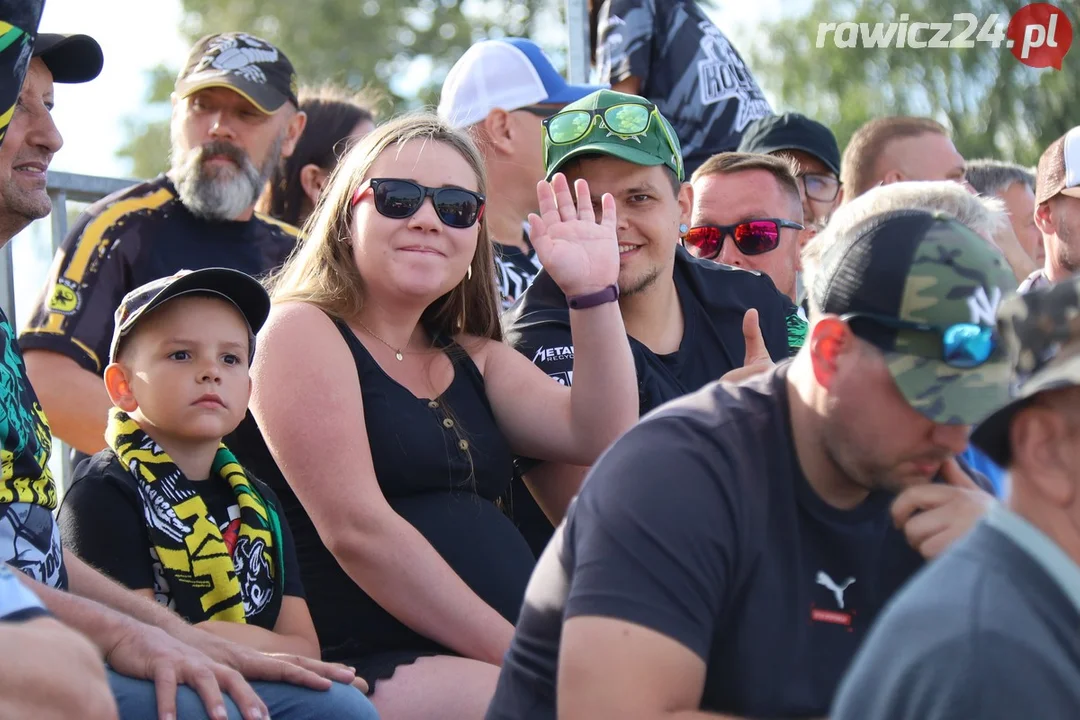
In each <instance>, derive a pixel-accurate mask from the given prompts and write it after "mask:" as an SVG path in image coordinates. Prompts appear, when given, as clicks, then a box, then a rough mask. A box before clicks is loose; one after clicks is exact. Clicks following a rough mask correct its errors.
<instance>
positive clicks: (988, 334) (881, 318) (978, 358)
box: [840, 312, 998, 370]
mask: <svg viewBox="0 0 1080 720" xmlns="http://www.w3.org/2000/svg"><path fill="white" fill-rule="evenodd" d="M840 319H841V320H843V321H844V322H849V321H851V320H869V321H871V322H874V323H877V324H878V325H883V326H885V327H888V328H892V329H895V330H914V331H916V332H924V333H934V334H935V335H937V336H938V337H939V338H940V339H941V357H940V358H935V359H940V360H941V361H942V362H944V363H945V364H946V365H948V366H950V367H954V368H959V369H962V370H968V369H970V368H975V367H978V366H980V365H982V364H983V363H985V362H986V361H987V360H989V359H990V358H991V357H992V356H993V355H994V351H995V350H996V349H997V346H998V338H997V331H996V330H995V329H994V328H992V327H988V326H985V325H976V324H975V323H956V324H955V325H949V326H948V327H938V326H936V325H928V324H926V323H920V322H912V321H910V320H900V319H898V318H892V317H889V316H887V315H876V314H874V313H857V312H856V313H847V314H845V315H841V316H840ZM852 331H853V332H855V334H856V335H858V334H859V333H858V332H857V331H856V330H855V329H854V328H852Z"/></svg>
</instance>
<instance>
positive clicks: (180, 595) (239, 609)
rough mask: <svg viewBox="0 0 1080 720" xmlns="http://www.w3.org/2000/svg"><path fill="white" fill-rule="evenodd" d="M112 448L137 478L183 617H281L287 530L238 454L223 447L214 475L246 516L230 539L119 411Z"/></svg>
mask: <svg viewBox="0 0 1080 720" xmlns="http://www.w3.org/2000/svg"><path fill="white" fill-rule="evenodd" d="M105 440H106V441H107V442H108V443H109V447H110V448H112V450H113V452H114V453H116V456H117V457H118V458H119V459H120V462H121V463H123V465H124V467H126V468H127V469H128V470H129V471H130V472H131V474H132V475H133V476H134V477H135V481H136V484H137V485H138V490H139V498H140V499H141V500H142V505H143V517H144V520H145V522H146V528H147V531H148V533H149V536H150V544H151V545H152V546H153V547H154V549H155V550H156V551H157V555H158V560H159V561H160V562H161V566H162V571H163V573H164V575H165V578H166V580H167V581H168V584H169V592H170V594H171V595H172V599H173V601H174V602H175V606H176V607H175V609H176V611H177V612H178V613H179V614H180V615H181V616H183V617H184V618H186V619H187V620H188V621H189V622H192V623H196V622H202V621H204V620H224V621H229V622H238V623H244V622H247V618H248V617H251V616H253V615H256V614H258V613H260V612H263V611H265V610H267V609H270V611H271V612H272V616H276V615H277V613H278V611H279V610H280V605H281V594H282V590H283V588H284V579H285V565H284V560H283V549H282V540H281V522H280V520H279V519H278V515H277V511H276V510H275V509H274V507H273V505H271V504H270V503H268V502H266V501H265V500H264V499H263V497H262V496H261V495H260V494H259V491H258V490H257V489H256V487H255V482H254V480H253V479H252V478H251V477H250V476H248V474H247V472H246V471H245V470H244V468H243V467H241V466H240V464H239V463H238V462H237V461H236V458H235V457H234V456H233V454H232V452H231V451H230V450H229V449H228V448H227V447H225V445H224V444H222V445H221V446H220V447H218V450H217V454H216V455H215V456H214V463H213V465H212V467H211V471H210V473H211V477H214V476H220V477H221V478H222V479H224V480H225V481H226V482H228V483H229V486H230V487H231V488H232V490H233V493H234V494H235V495H236V504H237V505H238V506H239V508H240V517H239V518H238V520H239V522H238V523H237V522H236V521H234V522H233V523H231V524H230V526H229V528H228V529H227V530H226V532H225V535H224V536H223V535H222V532H221V530H220V529H219V527H218V523H217V522H216V518H213V517H211V515H210V512H209V510H208V509H207V507H206V503H205V502H204V501H203V499H202V497H201V496H200V495H199V493H198V491H197V490H196V489H195V483H193V482H192V481H191V480H189V479H188V478H187V477H185V476H184V474H183V473H182V472H180V468H178V467H177V466H176V464H175V463H174V462H173V461H172V459H171V458H170V457H169V455H168V453H166V452H165V450H164V449H162V448H161V446H159V445H158V444H157V443H156V442H154V440H153V439H152V438H150V436H149V435H147V434H146V433H145V432H144V431H143V430H142V428H141V427H139V425H138V423H136V422H135V421H134V420H132V419H131V418H130V417H129V416H128V414H127V413H125V412H124V411H122V410H120V408H116V407H114V408H113V409H112V410H111V412H110V413H109V425H108V428H107V429H106V431H105ZM237 526H238V527H237Z"/></svg>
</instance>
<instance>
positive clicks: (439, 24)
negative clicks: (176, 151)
mask: <svg viewBox="0 0 1080 720" xmlns="http://www.w3.org/2000/svg"><path fill="white" fill-rule="evenodd" d="M182 3H183V8H184V12H185V20H184V25H183V33H184V35H185V36H186V37H187V38H188V39H189V40H190V41H191V42H192V44H194V42H195V41H196V40H197V39H199V38H200V37H202V36H203V35H207V34H210V33H214V32H229V31H235V30H244V31H247V32H251V33H253V34H255V35H258V36H260V37H262V38H265V39H267V40H269V41H270V42H272V43H274V44H275V45H277V46H278V47H279V48H281V50H282V51H283V52H284V53H285V54H286V55H288V56H289V59H290V60H291V61H292V63H293V65H294V66H295V67H296V71H297V73H298V75H299V76H300V80H301V84H303V83H310V84H320V83H323V82H326V81H332V82H335V83H339V84H342V85H344V86H346V87H350V88H353V89H357V90H359V89H362V88H369V89H372V90H375V91H377V92H378V93H379V94H381V95H382V96H383V97H385V98H386V101H385V102H383V103H382V106H381V107H380V108H379V110H380V114H381V115H382V116H383V117H386V116H388V115H389V114H391V113H392V112H396V111H400V110H403V109H409V108H414V107H417V106H420V105H435V104H437V103H438V99H439V89H440V87H441V86H442V81H443V78H445V76H446V72H447V71H448V70H449V69H450V66H451V65H452V64H453V63H454V61H455V60H457V58H459V57H460V56H461V54H462V53H464V52H465V50H466V48H468V47H469V46H470V45H471V44H472V43H473V42H474V41H475V40H478V39H480V38H486V37H502V36H527V37H533V38H535V39H537V40H538V42H541V43H542V44H544V41H543V39H542V38H541V37H539V36H543V35H544V32H543V29H544V28H552V27H553V28H556V29H557V28H559V27H561V26H562V25H563V23H564V21H563V19H562V14H563V13H564V12H565V9H564V7H563V6H564V5H565V3H564V2H562V1H561V0H415V1H411V2H408V3H405V2H399V1H398V0H302V1H301V2H297V1H296V0H229V2H221V1H220V0H182ZM548 37H549V44H545V45H544V46H545V49H548V50H551V51H552V55H553V56H554V57H556V59H557V61H560V60H561V56H562V54H563V53H562V52H561V50H562V48H561V44H562V43H565V33H560V32H558V30H556V32H555V33H554V35H553V36H552V35H551V34H550V33H549V34H548ZM552 41H553V43H554V47H550V42H552ZM178 71H179V66H177V67H158V68H156V69H155V70H154V72H153V77H152V82H151V84H150V92H149V95H148V97H147V99H146V103H147V105H148V106H149V111H150V112H149V113H148V115H149V116H150V117H151V118H152V119H151V120H149V121H147V120H146V119H145V118H143V117H140V118H139V119H133V118H127V119H126V120H125V123H126V127H127V129H128V131H129V137H130V138H131V140H130V141H129V142H128V143H127V144H126V145H125V146H124V147H123V148H122V149H121V150H120V151H119V153H118V154H119V155H120V156H121V157H124V158H128V159H130V160H131V161H132V173H133V177H143V178H145V177H152V176H153V175H156V174H157V173H159V172H161V171H163V170H164V169H165V168H166V167H167V165H168V152H169V128H168V116H169V94H170V93H171V92H172V88H173V82H174V80H175V78H176V74H177V72H178Z"/></svg>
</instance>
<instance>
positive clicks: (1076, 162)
mask: <svg viewBox="0 0 1080 720" xmlns="http://www.w3.org/2000/svg"><path fill="white" fill-rule="evenodd" d="M1058 193H1061V194H1062V195H1069V196H1070V197H1075V198H1080V125H1078V126H1077V127H1074V128H1073V129H1072V130H1070V131H1069V132H1067V133H1065V134H1064V135H1062V136H1061V137H1059V138H1058V139H1057V140H1055V141H1054V142H1052V143H1050V147H1048V148H1046V151H1045V152H1044V153H1043V154H1042V157H1040V158H1039V167H1038V170H1037V171H1036V173H1035V204H1036V205H1040V204H1042V203H1044V202H1046V201H1047V200H1049V199H1050V198H1052V197H1054V196H1055V195H1057V194H1058Z"/></svg>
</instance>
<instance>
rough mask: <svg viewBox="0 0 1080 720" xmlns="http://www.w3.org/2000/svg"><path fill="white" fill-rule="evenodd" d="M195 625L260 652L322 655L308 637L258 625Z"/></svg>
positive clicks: (207, 622) (210, 623) (209, 622)
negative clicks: (287, 633)
mask: <svg viewBox="0 0 1080 720" xmlns="http://www.w3.org/2000/svg"><path fill="white" fill-rule="evenodd" d="M195 627H197V628H201V629H202V630H206V631H207V632H209V633H213V634H214V635H217V636H218V637H220V638H224V639H226V640H231V641H233V642H235V643H240V644H241V645H247V646H248V647H250V648H254V649H255V650H258V651H260V652H265V653H275V654H291V655H303V656H304V657H310V658H315V659H316V660H318V659H319V658H320V657H321V653H320V652H319V648H318V646H314V645H312V644H311V642H309V641H308V640H307V639H306V638H302V637H299V636H296V635H282V634H279V633H276V632H274V631H272V630H267V629H266V628H261V627H259V626H258V625H249V624H245V623H234V622H222V621H220V620H207V621H205V622H201V623H196V625H195Z"/></svg>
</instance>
